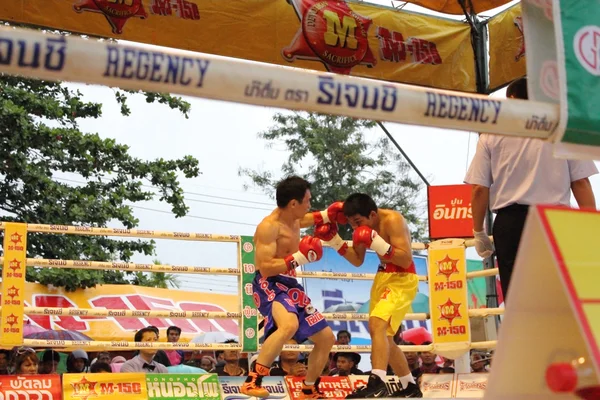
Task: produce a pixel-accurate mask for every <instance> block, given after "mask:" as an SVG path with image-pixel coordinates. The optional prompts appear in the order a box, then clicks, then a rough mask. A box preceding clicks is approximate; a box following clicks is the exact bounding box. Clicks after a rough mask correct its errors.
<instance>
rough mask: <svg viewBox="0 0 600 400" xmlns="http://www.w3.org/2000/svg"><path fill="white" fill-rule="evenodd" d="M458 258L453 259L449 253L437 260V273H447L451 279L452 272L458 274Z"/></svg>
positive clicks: (447, 277) (447, 276)
mask: <svg viewBox="0 0 600 400" xmlns="http://www.w3.org/2000/svg"><path fill="white" fill-rule="evenodd" d="M458 261H459V260H458V259H457V260H455V259H452V258H450V257H449V256H448V255H446V257H444V258H443V259H442V260H440V261H437V262H436V263H437V267H438V272H437V274H436V275H445V276H446V279H447V280H449V279H450V276H451V275H452V274H458Z"/></svg>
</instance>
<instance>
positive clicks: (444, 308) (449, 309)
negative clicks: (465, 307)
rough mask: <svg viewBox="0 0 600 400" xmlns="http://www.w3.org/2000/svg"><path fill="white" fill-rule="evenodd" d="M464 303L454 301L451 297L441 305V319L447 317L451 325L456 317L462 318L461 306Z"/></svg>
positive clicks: (439, 307)
mask: <svg viewBox="0 0 600 400" xmlns="http://www.w3.org/2000/svg"><path fill="white" fill-rule="evenodd" d="M461 304H462V303H454V302H453V301H452V300H450V298H448V301H446V302H445V303H444V304H442V305H439V306H438V309H439V310H440V314H441V316H440V319H445V320H446V321H448V323H449V324H450V325H452V321H453V320H454V319H455V318H460V317H461V315H460V306H461Z"/></svg>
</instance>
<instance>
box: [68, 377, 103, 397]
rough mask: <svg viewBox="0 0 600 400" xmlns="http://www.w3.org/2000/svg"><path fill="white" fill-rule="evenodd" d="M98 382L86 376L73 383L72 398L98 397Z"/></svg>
mask: <svg viewBox="0 0 600 400" xmlns="http://www.w3.org/2000/svg"><path fill="white" fill-rule="evenodd" d="M97 383H98V382H91V381H88V380H87V379H86V378H85V376H84V377H83V378H82V379H81V380H80V381H79V382H73V383H71V386H72V387H73V393H72V394H71V398H76V399H81V400H87V399H88V398H89V397H98V393H96V384H97Z"/></svg>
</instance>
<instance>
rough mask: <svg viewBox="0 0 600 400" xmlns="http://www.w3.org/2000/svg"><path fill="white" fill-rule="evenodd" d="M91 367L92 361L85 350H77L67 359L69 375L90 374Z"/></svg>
mask: <svg viewBox="0 0 600 400" xmlns="http://www.w3.org/2000/svg"><path fill="white" fill-rule="evenodd" d="M89 366H90V359H89V358H88V354H87V353H86V352H85V350H82V349H77V350H75V351H73V352H72V353H71V354H69V356H68V357H67V372H69V373H72V374H73V373H74V374H79V373H82V372H88V369H89Z"/></svg>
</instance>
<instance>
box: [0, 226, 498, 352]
mask: <svg viewBox="0 0 600 400" xmlns="http://www.w3.org/2000/svg"><path fill="white" fill-rule="evenodd" d="M14 225H15V224H13V223H6V222H0V230H4V231H5V235H7V236H6V237H7V239H6V240H5V248H4V251H5V253H6V251H7V248H6V244H7V243H10V237H9V235H8V234H9V233H10V232H11V227H12V226H14ZM21 225H23V226H26V232H27V233H45V234H67V235H85V236H114V237H128V238H146V239H150V238H152V239H168V240H186V241H202V242H215V243H216V242H219V243H235V244H236V245H237V249H238V254H239V257H238V267H237V268H219V267H203V266H188V265H155V264H137V263H113V262H102V261H88V260H53V259H41V258H26V259H25V265H26V266H28V267H41V268H77V269H87V270H111V269H112V270H120V271H127V272H166V273H181V274H200V275H229V276H237V277H238V284H239V286H240V300H241V301H240V307H239V309H238V310H237V312H204V311H202V312H199V311H186V310H171V309H170V310H150V311H146V310H145V311H144V318H150V317H157V318H174V317H173V315H174V314H173V313H175V315H177V317H176V318H178V319H194V318H199V317H202V318H207V319H234V320H236V321H237V322H238V324H239V327H240V332H239V337H240V339H242V338H245V339H248V338H250V339H254V340H253V341H252V342H251V343H245V341H244V340H242V343H240V344H235V343H229V344H228V343H191V342H190V343H168V342H151V343H148V342H144V343H140V342H128V341H71V340H39V339H23V334H22V330H21V332H20V337H21V340H20V342H19V343H9V342H7V341H6V337H7V335H2V336H0V347H2V348H12V347H13V346H18V345H25V346H29V347H34V348H54V349H61V350H65V351H69V350H74V349H77V348H83V349H85V350H89V351H100V350H107V351H108V350H120V351H122V350H126V349H129V350H137V349H141V348H157V349H163V350H172V349H176V350H227V349H229V350H240V351H257V340H258V334H257V333H258V326H257V321H256V319H254V320H253V317H256V316H258V311H257V310H256V308H255V307H254V308H253V310H252V311H248V310H247V308H246V307H247V305H248V302H244V299H245V297H248V296H249V297H251V287H250V291H249V290H248V287H244V286H245V285H244V274H246V275H252V274H253V272H254V264H253V263H248V262H245V263H244V262H243V261H247V260H243V255H242V254H243V251H244V250H243V249H244V243H243V239H245V240H248V239H251V238H249V237H242V236H237V235H220V234H206V233H189V232H165V231H153V230H141V229H131V230H125V229H119V228H95V227H81V226H65V225H42V224H27V225H25V224H21ZM21 240H23V241H24V242H25V243H27V240H26V237H25V238H23V239H21ZM466 244H467V246H472V243H471V242H469V241H467V242H466ZM246 248H248V247H246ZM426 248H427V245H426V244H423V243H413V250H426ZM21 251H22V252H23V257H24V254H25V252H26V246H23V249H22V250H21ZM11 258H12V257H11ZM11 258H9V257H0V262H2V263H3V265H4V270H6V271H17V270H18V269H15V265H14V263H15V262H18V260H16V259H11ZM11 263H13V264H11ZM497 272H498V271H497V269H488V270H483V271H475V272H471V273H468V274H467V279H473V278H477V277H487V276H495V275H496V274H497ZM297 276H298V278H312V279H317V278H327V279H356V280H372V279H373V278H374V277H375V274H364V273H340V272H335V273H333V272H314V271H310V272H301V271H298V273H297ZM3 278H4V280H3V287H7V286H12V287H22V285H23V283H24V280H25V274H24V273H21V274H18V273H17V274H15V273H12V274H10V273H9V274H8V276H6V277H3ZM419 280H420V281H428V280H429V277H428V276H422V275H421V276H419ZM246 284H247V282H246ZM464 286H465V287H466V286H467V285H466V283H465V284H464ZM249 293H250V295H249ZM4 300H5V299H3V304H4ZM12 301H15V298H14V297H12ZM17 301H18V300H17ZM20 306H21V307H22V313H23V314H24V315H48V314H50V315H53V316H72V315H74V314H73V313H72V311H71V310H72V309H70V308H58V307H24V306H23V302H22V301H21V302H20ZM78 312H84V313H85V315H86V316H87V317H112V318H139V317H140V316H139V313H136V311H135V310H123V309H102V308H89V309H78ZM0 313H2V314H0V315H2V321H4V320H5V319H4V317H5V316H6V315H4V314H5V307H1V308H0ZM502 313H503V309H501V308H486V309H469V310H468V317H469V318H481V317H486V316H490V315H501V314H502ZM322 315H323V317H324V318H325V319H326V320H328V321H357V320H358V321H367V320H368V314H364V313H343V312H341V313H340V312H336V313H323V314H322ZM429 318H430V315H429V314H428V313H412V314H407V316H406V318H405V319H406V320H415V321H425V320H428V319H429ZM22 323H23V321H22V320H21V324H22ZM0 328H2V329H3V332H5V331H4V328H5V326H2V327H0ZM11 329H14V327H12V326H11ZM248 329H254V333H251V331H250V332H248V331H247V330H248ZM244 333H246V334H244ZM434 344H435V343H434ZM434 344H431V345H419V346H400V348H401V349H402V350H403V351H407V352H422V351H433V350H434ZM495 345H496V342H495V341H485V342H474V343H471V346H470V348H471V349H491V348H494V347H495ZM312 347H313V346H312V345H285V346H284V350H287V351H296V352H306V351H310V350H311V349H312ZM370 350H371V346H370V345H335V346H334V347H333V349H332V351H334V352H369V351H370Z"/></svg>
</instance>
